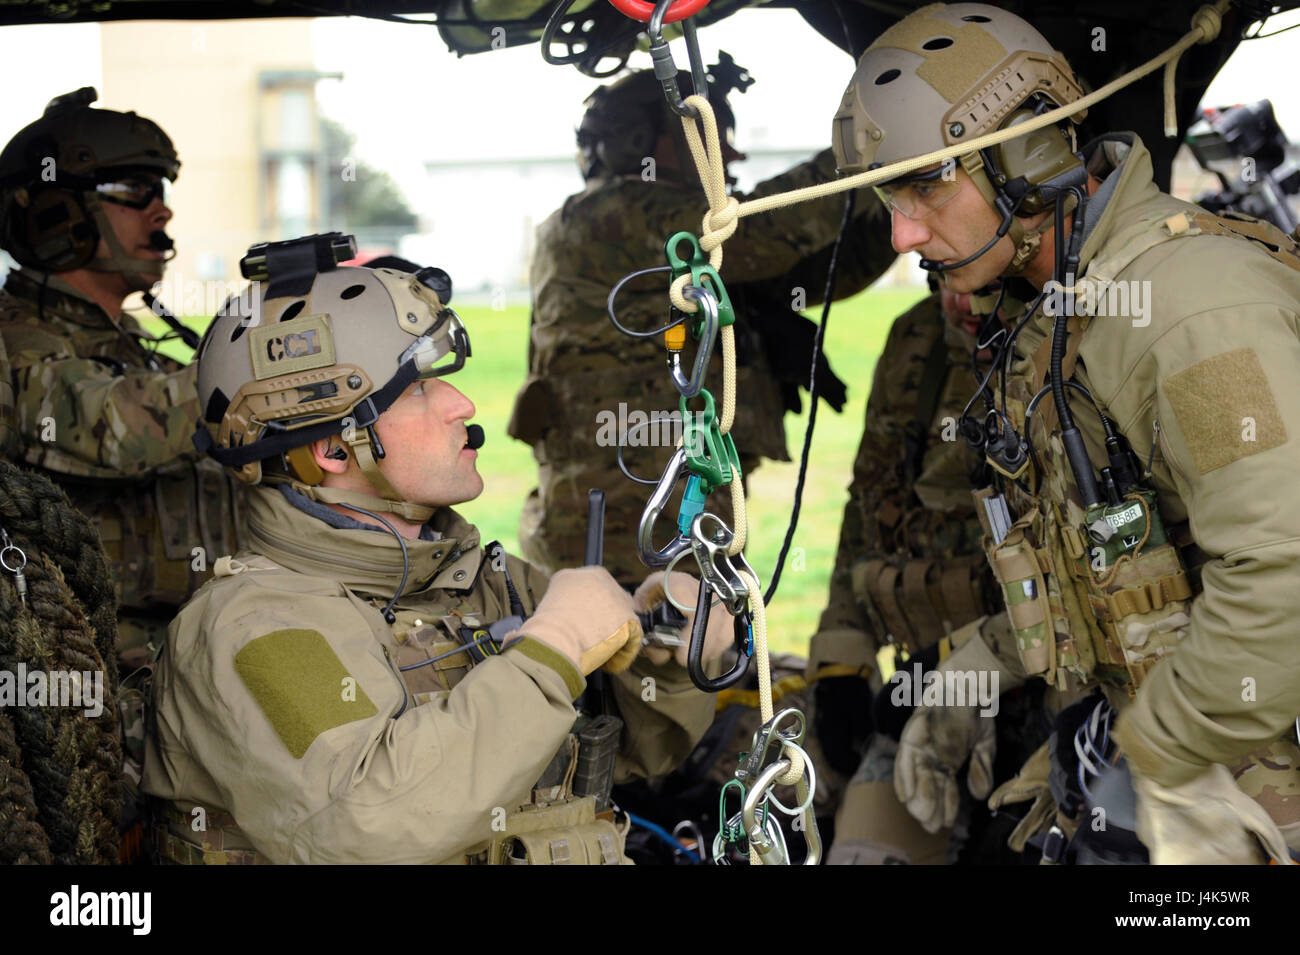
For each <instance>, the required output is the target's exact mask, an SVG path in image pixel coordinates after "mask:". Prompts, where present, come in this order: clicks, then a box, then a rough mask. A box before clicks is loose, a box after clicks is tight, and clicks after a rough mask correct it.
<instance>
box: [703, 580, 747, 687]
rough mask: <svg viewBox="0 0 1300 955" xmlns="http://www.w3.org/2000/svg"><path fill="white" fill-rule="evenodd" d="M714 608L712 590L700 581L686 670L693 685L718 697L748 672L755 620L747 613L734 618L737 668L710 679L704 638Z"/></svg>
mask: <svg viewBox="0 0 1300 955" xmlns="http://www.w3.org/2000/svg"><path fill="white" fill-rule="evenodd" d="M712 604H713V590H712V588H711V587H710V586H709V582H708V581H707V580H701V581H700V592H699V597H698V598H697V599H696V601H695V622H694V623H693V624H692V625H691V644H690V647H689V648H688V649H687V651H686V670H687V672H688V673H690V675H691V682H692V683H694V684H695V685H696V686H697V687H699V688H700V689H701V690H703V691H704V692H705V693H717V692H718V691H719V690H725V689H726V688H727V687H729V686H734V685H735V684H736V683H739V682H740V680H741V679H743V678H744V676H745V673H746V672H747V671H748V670H749V661H750V659H751V658H752V656H753V653H754V647H753V638H752V636H751V634H750V628H751V626H752V625H753V618H752V617H751V616H750V614H749V611H748V610H746V611H744V612H743V613H739V614H736V616H735V640H736V643H735V646H736V650H737V651H738V652H739V653H738V656H737V658H736V665H735V666H733V667H732V668H731V671H730V672H728V673H724V674H723V675H722V676H720V677H718V678H717V679H716V680H711V679H709V677H708V675H707V674H706V673H705V672H704V634H705V632H706V631H707V630H708V628H709V608H710V607H711V606H712Z"/></svg>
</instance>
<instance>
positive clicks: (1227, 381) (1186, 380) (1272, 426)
mask: <svg viewBox="0 0 1300 955" xmlns="http://www.w3.org/2000/svg"><path fill="white" fill-rule="evenodd" d="M1164 392H1165V396H1166V397H1167V398H1168V399H1169V404H1170V405H1172V406H1173V409H1174V414H1175V415H1176V416H1177V418H1178V426H1179V427H1180V428H1181V429H1182V431H1183V437H1184V439H1185V440H1186V441H1187V447H1188V448H1189V449H1190V450H1191V452H1192V457H1193V458H1194V459H1195V461H1196V470H1197V471H1198V472H1199V473H1201V474H1207V473H1208V472H1210V471H1213V470H1215V469H1216V468H1221V467H1223V466H1224V465H1227V464H1231V463H1232V462H1233V461H1236V460H1239V459H1241V458H1244V457H1247V456H1249V455H1252V454H1259V453H1260V452H1261V451H1267V450H1269V449H1270V448H1276V447H1278V446H1279V445H1281V444H1285V443H1286V440H1287V435H1286V425H1285V424H1284V423H1283V422H1282V415H1281V414H1280V413H1279V412H1278V410H1277V402H1276V401H1275V400H1274V398H1273V391H1272V389H1271V388H1269V386H1268V378H1267V376H1266V375H1265V374H1264V366H1263V365H1261V364H1260V363H1259V356H1258V355H1256V354H1255V350H1254V349H1253V348H1240V349H1238V350H1237V351H1230V352H1224V353H1223V354H1222V355H1215V356H1214V357H1213V358H1207V359H1205V360H1204V361H1198V362H1197V363H1196V364H1195V365H1192V366H1191V367H1190V368H1185V369H1184V370H1182V371H1180V372H1178V373H1177V374H1174V375H1170V376H1169V377H1168V378H1166V379H1165V382H1164Z"/></svg>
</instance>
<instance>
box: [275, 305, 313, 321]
mask: <svg viewBox="0 0 1300 955" xmlns="http://www.w3.org/2000/svg"><path fill="white" fill-rule="evenodd" d="M306 307H307V300H306V299H300V300H299V301H297V302H294V303H293V304H292V305H290V306H289V307H288V308H286V309H285V310H284V311H283V312H281V313H280V321H282V322H287V321H289V319H291V318H297V317H298V315H299V313H300V312H302V310H303V309H304V308H306Z"/></svg>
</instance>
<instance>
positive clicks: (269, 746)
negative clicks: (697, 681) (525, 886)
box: [143, 486, 714, 863]
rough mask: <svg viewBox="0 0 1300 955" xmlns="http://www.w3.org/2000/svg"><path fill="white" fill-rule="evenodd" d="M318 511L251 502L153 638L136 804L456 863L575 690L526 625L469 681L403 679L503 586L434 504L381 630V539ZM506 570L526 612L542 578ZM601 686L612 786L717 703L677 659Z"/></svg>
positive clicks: (552, 738) (576, 677)
mask: <svg viewBox="0 0 1300 955" xmlns="http://www.w3.org/2000/svg"><path fill="white" fill-rule="evenodd" d="M299 500H302V499H301V498H299ZM308 506H311V505H308ZM328 513H329V514H331V515H333V518H330V520H331V521H332V522H333V523H335V524H338V523H339V522H340V521H342V522H344V524H345V526H330V525H329V524H327V523H325V521H323V520H321V519H318V518H317V517H314V516H312V515H311V514H309V513H306V512H305V511H304V510H300V509H299V507H297V506H295V505H294V504H293V503H291V502H290V500H289V499H288V498H287V497H286V496H285V495H283V494H282V493H281V491H280V490H278V489H276V488H274V487H265V486H262V487H256V488H253V489H252V490H251V493H250V495H249V535H250V539H251V552H247V553H241V554H240V555H238V557H237V558H236V559H235V560H234V561H232V562H230V565H229V567H226V566H224V564H223V566H222V568H221V569H220V571H219V573H218V576H217V578H216V579H215V580H213V581H212V582H210V583H209V584H207V585H206V586H205V587H204V588H203V589H202V590H200V591H199V593H198V594H196V595H195V597H194V599H193V600H192V601H191V602H190V603H189V604H187V605H186V607H185V608H184V610H182V612H181V614H180V616H179V617H177V619H176V620H175V622H174V623H173V624H172V627H171V630H170V632H169V635H168V640H167V645H166V650H165V651H164V653H163V656H162V658H161V660H160V661H159V668H158V672H157V676H156V679H155V684H154V698H155V709H156V713H157V729H156V733H155V735H154V736H153V737H152V738H151V739H150V743H149V748H148V753H147V757H146V766H145V774H144V782H143V788H144V790H145V791H146V792H149V793H152V794H153V795H155V796H159V797H162V798H163V799H167V800H170V801H171V806H172V809H173V811H174V812H175V813H179V814H181V815H182V816H183V817H184V818H187V819H188V818H190V817H192V816H194V815H195V809H196V808H198V807H203V808H204V809H205V814H206V815H208V816H209V817H212V816H220V815H224V814H226V813H228V814H230V815H233V817H234V820H235V821H236V822H237V825H238V828H239V829H240V830H242V836H243V837H245V838H246V839H247V842H246V843H245V845H249V846H251V847H254V848H256V849H257V850H258V851H259V852H260V853H261V854H262V855H264V856H266V857H268V858H269V859H270V860H272V861H274V862H280V863H285V862H299V863H370V862H394V863H397V862H402V863H417V862H422V863H427V862H462V861H465V859H466V857H467V856H472V855H474V854H475V853H477V852H478V851H480V849H481V848H483V847H484V845H485V844H486V841H487V840H489V839H490V838H491V835H492V832H493V829H492V823H493V820H494V818H499V817H500V812H499V811H500V810H505V811H506V812H512V811H513V810H514V809H515V808H516V807H518V806H520V805H522V804H524V803H526V802H527V801H528V798H529V795H530V790H531V788H532V786H533V784H534V783H535V782H536V781H537V780H538V778H539V776H540V775H541V774H542V771H543V770H544V769H545V767H546V765H547V764H548V763H549V762H550V760H551V758H552V757H553V756H554V755H555V753H556V751H557V749H558V748H559V746H560V744H561V742H562V741H563V740H564V739H565V736H566V735H567V734H568V732H569V730H570V728H571V727H572V725H573V722H574V719H575V716H576V713H575V711H574V707H573V700H574V699H575V698H576V697H577V696H578V694H579V693H581V691H582V690H583V688H584V686H585V681H584V679H583V676H582V674H581V673H580V672H579V671H578V670H577V668H576V667H575V666H574V665H573V663H571V662H570V661H569V660H568V658H567V657H565V656H563V655H562V654H561V653H559V652H558V651H556V650H554V649H552V648H551V647H550V646H548V645H547V644H544V643H541V642H540V641H536V640H533V639H531V638H528V637H527V636H526V634H527V629H528V628H527V625H526V624H525V626H524V627H523V633H524V635H525V636H524V638H523V639H521V640H520V641H519V642H518V643H516V644H514V645H513V646H511V647H510V648H509V649H507V650H506V651H505V652H504V653H502V654H500V655H499V656H491V657H489V658H488V659H486V660H485V661H484V662H482V663H480V664H477V665H474V666H473V667H472V668H470V669H469V670H468V672H466V662H467V660H466V657H467V655H466V654H464V653H458V654H455V655H453V656H451V657H449V658H447V659H445V660H442V661H439V662H438V663H435V664H431V665H429V666H424V667H421V668H420V669H416V670H409V671H407V672H405V673H400V672H399V670H398V667H399V666H405V665H407V664H409V663H414V662H419V661H420V660H423V659H428V658H429V657H431V656H435V655H437V654H438V653H441V652H445V651H446V650H448V649H452V648H455V647H456V646H459V642H458V641H456V642H453V641H452V639H451V637H450V635H449V633H448V632H447V630H446V629H445V624H447V623H451V624H457V623H459V622H460V621H461V620H463V619H464V618H466V617H468V618H470V619H472V620H477V621H479V622H480V623H483V624H487V623H490V622H492V621H494V620H496V619H499V618H502V617H506V616H508V615H509V614H510V609H509V600H508V595H507V591H506V586H505V577H504V575H503V574H502V572H501V571H500V570H499V569H496V568H493V566H492V563H493V562H492V561H490V560H489V561H486V562H485V561H484V554H483V550H482V548H481V547H480V546H479V537H478V532H477V530H475V529H474V528H473V527H472V526H471V525H469V524H468V523H466V522H465V521H464V519H463V518H461V517H460V516H459V515H458V514H456V513H455V512H454V511H452V510H450V509H443V510H441V511H439V512H438V513H437V514H436V515H435V517H434V519H433V520H432V521H431V522H430V524H429V525H427V527H428V528H431V529H432V530H433V531H435V532H436V539H420V540H407V541H405V544H406V548H407V552H408V556H409V560H410V573H409V576H408V579H407V583H406V586H405V588H404V589H403V591H402V594H401V596H400V597H399V599H398V601H397V604H396V606H395V607H394V611H395V613H396V621H395V623H394V624H392V625H391V626H390V625H389V624H388V623H386V622H385V620H384V618H383V616H382V614H381V612H380V611H381V608H382V607H383V606H384V605H385V604H386V603H387V602H388V600H389V598H390V597H391V596H392V595H393V592H394V590H395V589H396V588H397V586H398V581H399V580H400V579H401V573H402V555H401V550H400V548H399V545H398V543H397V541H396V540H395V539H394V538H393V537H392V536H391V535H390V534H388V533H387V532H384V531H382V530H375V529H372V528H367V527H363V526H360V525H357V526H354V527H351V528H348V527H347V526H346V519H345V518H342V517H341V515H336V514H334V512H332V511H331V512H328ZM507 560H508V564H507V566H508V569H509V571H510V576H511V578H512V579H513V581H514V585H515V587H516V589H517V591H518V594H519V597H520V599H521V600H522V602H523V604H524V608H525V610H526V611H527V612H529V613H531V612H532V610H533V608H534V607H535V606H536V604H537V602H538V601H539V600H540V599H541V597H542V594H543V593H544V591H545V588H546V583H547V578H546V577H545V576H544V575H542V574H540V573H539V572H538V571H536V570H535V569H534V568H532V567H530V566H529V565H527V564H525V563H523V562H522V561H519V560H517V559H516V558H513V557H510V558H507ZM609 683H610V684H612V691H613V697H614V701H615V703H616V704H617V708H618V711H619V714H620V715H621V716H622V718H623V720H624V722H625V724H626V727H625V734H624V737H623V749H622V752H621V754H620V756H619V759H618V762H617V765H616V779H617V780H619V781H622V780H626V779H630V778H633V777H637V776H645V775H651V774H658V773H663V772H666V771H668V770H670V769H671V768H672V767H673V766H675V765H676V763H677V762H678V761H679V760H681V759H682V758H684V757H685V756H686V755H687V754H688V753H689V752H690V750H691V748H692V747H693V746H694V744H695V743H696V742H697V741H698V740H699V738H700V737H701V736H702V735H703V734H704V731H705V729H707V728H708V726H709V723H710V722H711V720H712V716H713V703H714V700H713V697H711V696H709V695H707V694H704V693H701V692H700V691H698V690H696V689H695V688H694V687H693V686H692V684H691V683H690V680H689V678H688V677H687V674H686V672H685V670H684V669H682V668H681V667H678V666H677V665H676V664H671V663H670V664H667V665H664V666H661V667H657V666H653V665H650V664H648V663H646V662H645V661H644V660H638V661H637V662H636V663H635V664H634V665H633V667H632V669H630V670H629V671H627V672H625V673H624V674H621V675H619V676H617V677H614V678H612V679H611V680H610V681H609ZM187 835H188V834H187ZM229 836H230V833H223V837H226V838H227V839H229ZM194 838H195V839H202V835H201V834H196V835H195V836H194ZM236 838H238V836H236ZM226 844H227V845H230V844H232V843H231V842H230V841H227V843H226Z"/></svg>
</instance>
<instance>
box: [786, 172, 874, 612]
mask: <svg viewBox="0 0 1300 955" xmlns="http://www.w3.org/2000/svg"><path fill="white" fill-rule="evenodd" d="M856 198H857V193H856V192H850V193H849V196H848V199H846V200H845V202H844V218H843V219H841V220H840V232H839V235H837V236H836V237H835V245H833V246H832V247H831V262H830V266H829V267H828V268H827V269H826V296H825V298H824V299H823V300H822V318H821V322H820V323H818V325H817V334H816V335H815V336H814V337H813V349H812V370H811V372H810V373H809V381H808V406H809V407H808V427H807V428H805V429H804V433H803V450H802V451H801V452H800V454H799V478H798V480H797V481H795V485H794V508H793V510H791V512H790V525H789V526H788V527H787V528H786V531H785V540H784V541H782V542H781V553H780V555H779V556H778V557H777V558H776V568H775V569H774V570H773V571H772V583H771V585H770V586H769V587H768V588H767V593H765V594H764V595H763V602H764V603H766V604H770V603H771V602H772V598H773V597H774V596H776V588H777V585H778V584H779V583H780V582H781V571H782V570H783V569H784V568H785V558H786V556H787V555H788V554H789V553H790V545H791V543H793V542H794V532H795V530H796V529H798V527H799V511H800V509H801V508H802V507H803V487H804V482H805V481H806V480H807V477H808V457H809V454H810V453H811V451H812V438H813V428H814V427H815V426H816V424H817V362H818V361H819V360H820V359H821V356H822V341H823V339H825V337H826V320H827V319H828V318H830V314H831V298H832V296H833V295H834V293H835V273H836V272H837V271H838V266H839V261H840V246H841V245H843V243H844V234H845V233H846V232H848V231H849V222H851V221H852V219H853V206H854V201H855V200H856Z"/></svg>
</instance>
